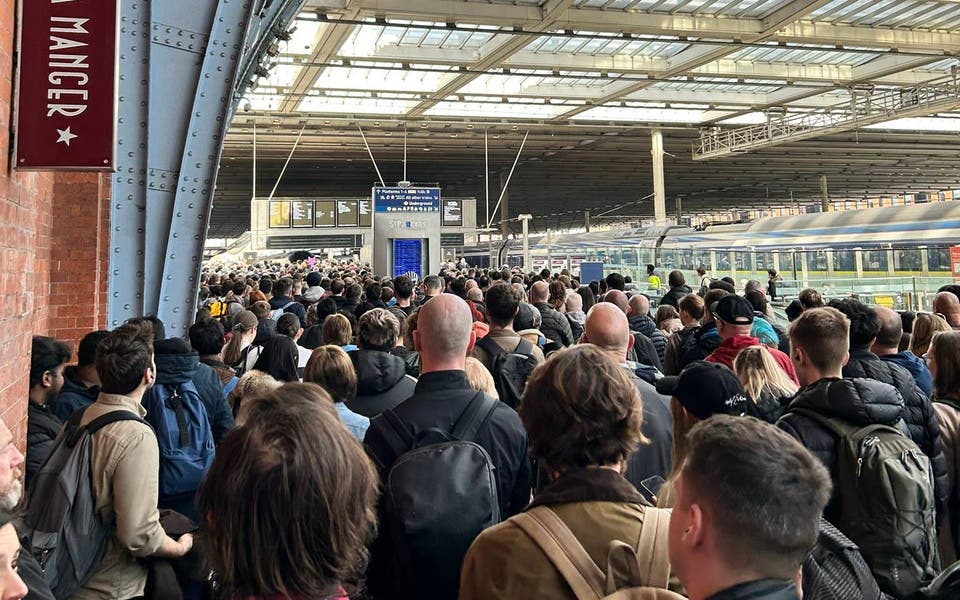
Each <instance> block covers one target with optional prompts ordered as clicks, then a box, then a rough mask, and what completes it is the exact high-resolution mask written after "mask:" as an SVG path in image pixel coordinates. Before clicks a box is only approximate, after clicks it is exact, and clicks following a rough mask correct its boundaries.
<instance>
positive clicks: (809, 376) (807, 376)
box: [797, 367, 843, 386]
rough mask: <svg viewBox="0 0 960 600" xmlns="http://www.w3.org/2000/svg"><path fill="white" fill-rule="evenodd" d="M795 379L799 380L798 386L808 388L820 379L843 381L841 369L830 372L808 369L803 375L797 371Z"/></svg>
mask: <svg viewBox="0 0 960 600" xmlns="http://www.w3.org/2000/svg"><path fill="white" fill-rule="evenodd" d="M797 379H799V380H800V385H802V386H808V385H810V384H812V383H816V382H818V381H820V380H822V379H843V367H840V368H838V369H836V370H831V371H818V370H816V369H810V370H807V371H804V372H803V374H801V373H800V371H798V372H797Z"/></svg>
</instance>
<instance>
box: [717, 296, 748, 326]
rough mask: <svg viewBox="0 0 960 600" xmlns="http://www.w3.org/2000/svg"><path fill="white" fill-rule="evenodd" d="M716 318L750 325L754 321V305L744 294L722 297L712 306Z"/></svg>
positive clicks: (725, 321) (735, 323)
mask: <svg viewBox="0 0 960 600" xmlns="http://www.w3.org/2000/svg"><path fill="white" fill-rule="evenodd" d="M710 312H712V313H713V316H714V318H716V319H720V320H721V321H723V322H724V323H730V324H731V325H750V324H751V323H753V305H752V304H750V302H749V301H748V300H747V299H746V298H744V297H743V296H737V295H736V294H730V295H729V296H724V297H723V298H720V300H718V301H717V302H716V303H714V304H713V305H712V306H711V307H710Z"/></svg>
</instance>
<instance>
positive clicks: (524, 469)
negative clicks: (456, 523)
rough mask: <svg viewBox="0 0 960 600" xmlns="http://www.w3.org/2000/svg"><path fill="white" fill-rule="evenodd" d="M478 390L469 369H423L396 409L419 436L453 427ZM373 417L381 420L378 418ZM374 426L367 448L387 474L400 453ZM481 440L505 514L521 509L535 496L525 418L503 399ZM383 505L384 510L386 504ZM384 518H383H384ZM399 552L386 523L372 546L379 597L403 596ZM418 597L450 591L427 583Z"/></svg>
mask: <svg viewBox="0 0 960 600" xmlns="http://www.w3.org/2000/svg"><path fill="white" fill-rule="evenodd" d="M394 358H396V357H394ZM397 360H399V359H397ZM476 395H477V392H476V390H474V389H473V388H471V387H470V384H469V382H468V381H467V374H466V373H465V372H463V371H433V372H430V373H424V374H423V375H422V376H421V377H420V381H419V382H417V386H416V393H415V394H414V395H413V396H412V397H411V398H410V399H409V400H407V401H406V402H404V403H403V404H401V405H399V406H398V407H396V408H395V409H394V412H395V413H396V415H397V416H398V417H399V418H400V420H401V421H402V422H403V423H404V425H406V427H407V428H408V429H409V430H410V433H411V434H413V436H414V437H415V438H416V437H418V436H419V435H421V434H423V433H424V432H425V431H426V430H428V429H440V430H441V431H450V430H452V429H453V426H454V423H455V422H456V420H457V418H458V417H460V415H461V414H462V413H463V411H464V409H466V407H467V405H468V404H469V403H470V401H471V400H473V398H474V397H475V396H476ZM377 418H380V419H382V418H384V417H377ZM373 422H376V418H375V419H373ZM373 425H374V423H371V427H370V428H369V429H367V435H366V437H365V438H364V440H363V443H364V445H365V446H366V447H367V452H368V453H369V454H370V455H371V456H372V457H373V459H374V461H375V462H376V463H377V466H378V468H379V469H380V472H381V474H385V473H386V472H388V471H389V469H390V467H392V466H393V463H394V461H395V460H396V458H397V457H395V456H393V453H392V452H391V451H390V449H389V445H388V444H387V443H386V441H385V440H384V439H383V437H382V436H381V434H380V432H379V430H378V428H377V427H375V426H373ZM476 442H477V443H478V444H479V445H480V446H482V447H483V448H484V449H485V450H486V451H487V452H488V453H489V455H490V459H491V460H492V461H493V465H494V467H495V471H494V473H495V477H496V483H497V494H498V498H499V501H500V517H501V519H506V518H508V517H510V516H513V515H515V514H517V513H519V512H520V511H522V510H523V508H524V506H526V505H527V503H528V502H529V501H530V461H529V460H528V459H527V432H526V431H525V430H524V428H523V424H522V423H521V422H520V417H519V416H517V413H516V412H514V410H513V409H512V408H510V407H509V406H507V405H506V404H504V403H503V402H500V403H498V405H497V408H496V409H495V410H494V412H493V415H492V416H491V417H490V420H489V421H488V422H487V424H486V425H485V426H484V427H483V429H481V430H480V432H479V433H478V434H477V437H476ZM379 510H380V511H383V510H385V507H384V506H383V505H382V503H381V505H380V508H379ZM381 514H382V512H381ZM381 522H383V520H382V519H381ZM397 552H398V549H396V548H393V547H392V546H391V544H390V535H389V532H388V531H386V529H385V528H383V527H381V528H380V533H379V537H378V538H377V541H376V542H374V545H373V548H372V555H373V556H372V558H371V561H370V568H369V569H368V571H367V585H368V586H369V588H370V590H371V591H372V593H373V595H374V597H375V598H378V599H380V598H402V597H403V596H401V595H398V594H397V593H396V582H394V581H392V580H391V579H390V577H391V576H390V575H389V573H390V568H389V563H390V562H391V560H392V559H393V557H395V556H396V553H397ZM441 576H442V577H449V574H441ZM417 597H418V598H446V597H447V596H445V595H443V596H441V595H438V594H437V593H436V592H435V591H433V588H432V587H430V586H429V585H428V586H427V587H425V588H424V591H423V593H422V595H419V596H417ZM450 597H451V598H453V597H455V596H450Z"/></svg>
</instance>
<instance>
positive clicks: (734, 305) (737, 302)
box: [705, 294, 799, 385]
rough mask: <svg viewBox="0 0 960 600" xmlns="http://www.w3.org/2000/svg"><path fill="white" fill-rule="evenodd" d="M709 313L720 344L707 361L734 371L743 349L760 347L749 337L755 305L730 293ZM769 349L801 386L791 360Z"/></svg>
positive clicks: (781, 366)
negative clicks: (734, 362)
mask: <svg viewBox="0 0 960 600" xmlns="http://www.w3.org/2000/svg"><path fill="white" fill-rule="evenodd" d="M710 311H711V312H712V313H713V316H714V319H715V320H716V322H717V334H718V335H719V336H720V340H721V342H720V346H718V347H717V349H716V350H714V351H713V353H711V354H710V356H708V357H707V358H706V359H705V360H706V361H707V362H713V363H720V364H722V365H726V366H727V367H729V368H731V369H732V368H733V361H734V359H736V358H737V354H739V353H740V351H741V350H743V349H744V348H749V347H750V346H760V345H761V343H760V340H758V339H757V338H755V337H753V336H751V335H750V329H751V327H752V326H753V306H752V305H751V304H750V302H748V301H747V299H746V298H743V297H742V296H737V295H735V294H731V295H729V296H724V297H723V298H721V299H720V300H719V301H718V302H717V303H716V304H715V305H713V306H711V307H710ZM767 350H768V351H769V352H770V355H771V356H773V359H774V360H775V361H777V364H778V365H780V368H781V369H783V372H784V373H786V374H787V375H788V376H789V377H790V379H792V380H793V382H794V383H796V384H797V385H799V382H798V381H797V374H796V373H795V372H794V370H793V365H792V364H790V357H788V356H787V355H786V354H784V353H783V352H780V351H779V350H777V349H776V348H767Z"/></svg>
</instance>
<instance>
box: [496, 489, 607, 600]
mask: <svg viewBox="0 0 960 600" xmlns="http://www.w3.org/2000/svg"><path fill="white" fill-rule="evenodd" d="M510 520H511V521H512V522H513V523H514V524H515V525H517V526H518V527H519V528H520V529H522V530H523V531H524V532H525V533H526V534H527V535H529V536H530V537H531V538H532V539H533V541H534V543H536V545H537V546H538V547H539V548H540V550H541V551H543V553H544V554H546V555H547V558H548V559H550V562H551V563H552V564H553V566H554V567H556V568H557V570H558V571H560V575H561V576H562V577H563V579H564V581H566V582H567V585H569V586H570V589H571V590H572V591H573V595H574V596H576V598H577V600H600V599H601V598H603V596H604V595H605V594H604V593H603V590H604V587H605V579H604V575H603V573H602V572H601V571H600V567H598V566H597V564H596V563H595V562H593V559H592V558H590V555H589V554H587V551H586V550H584V549H583V545H581V544H580V542H579V541H577V538H576V537H575V536H574V535H573V532H571V531H570V528H569V527H567V525H566V524H565V523H564V522H563V521H562V520H561V519H560V517H558V516H557V514H556V513H555V512H553V511H552V510H551V509H550V508H549V507H547V506H537V507H534V508H531V509H530V510H528V511H526V512H522V513H520V514H518V515H516V516H514V517H512V518H511V519H510Z"/></svg>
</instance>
